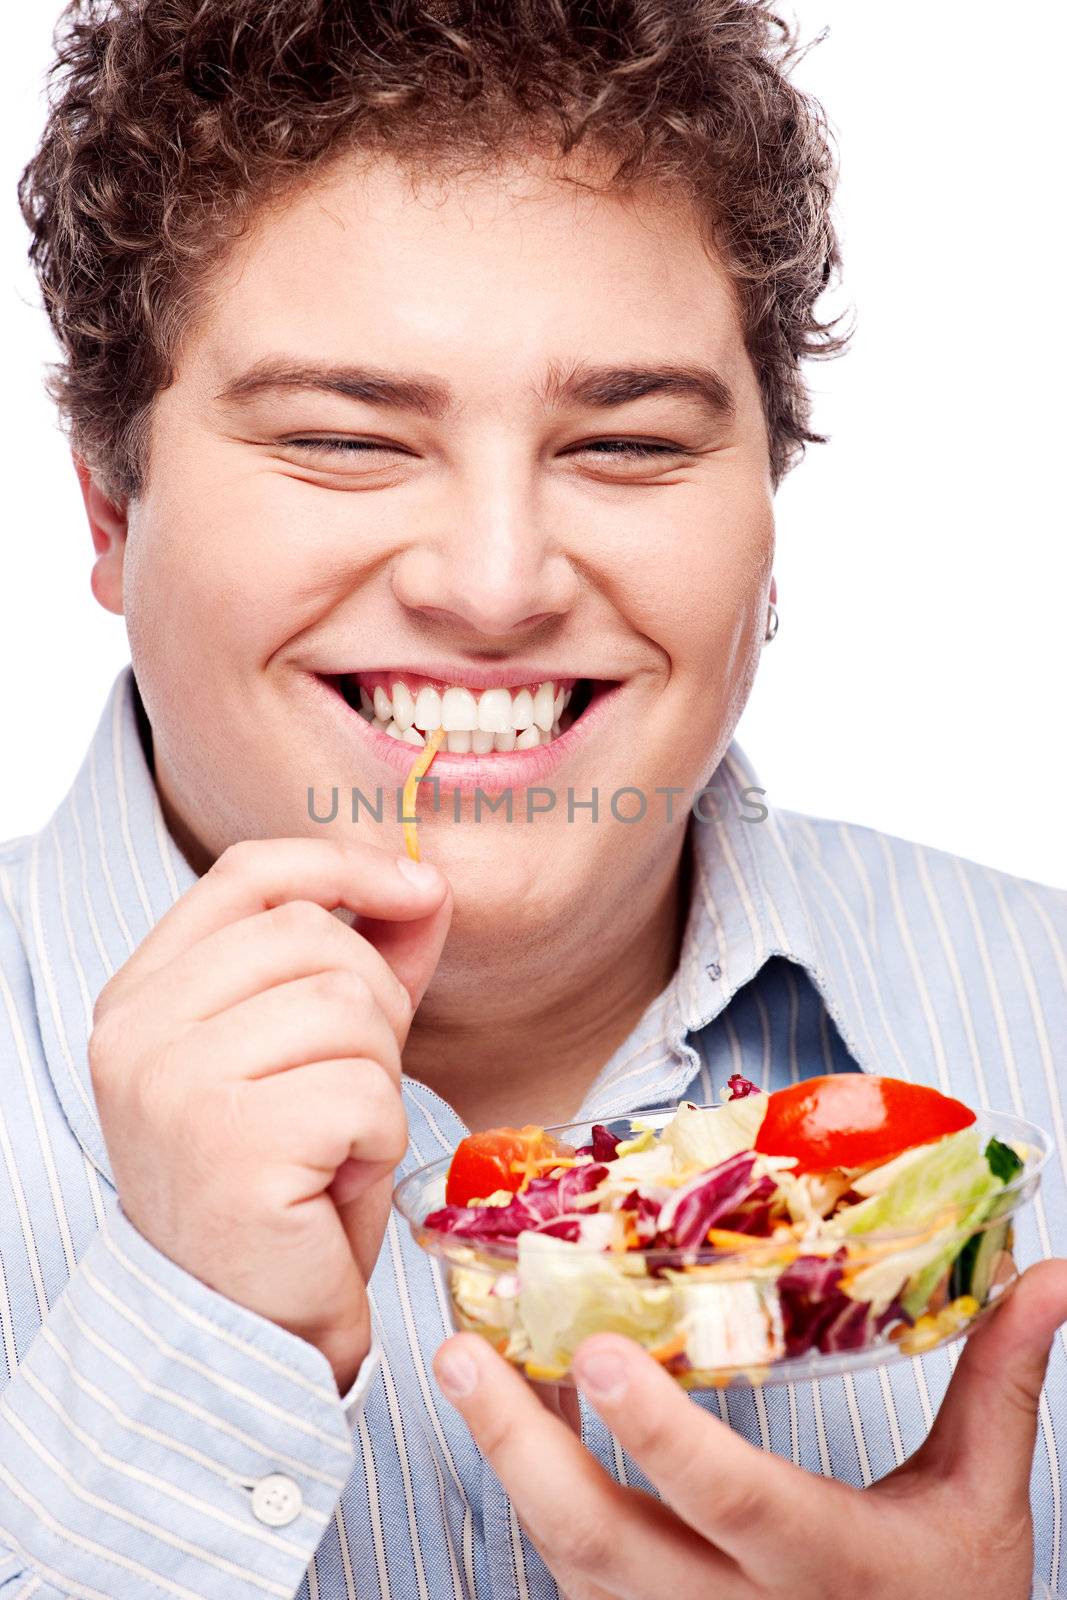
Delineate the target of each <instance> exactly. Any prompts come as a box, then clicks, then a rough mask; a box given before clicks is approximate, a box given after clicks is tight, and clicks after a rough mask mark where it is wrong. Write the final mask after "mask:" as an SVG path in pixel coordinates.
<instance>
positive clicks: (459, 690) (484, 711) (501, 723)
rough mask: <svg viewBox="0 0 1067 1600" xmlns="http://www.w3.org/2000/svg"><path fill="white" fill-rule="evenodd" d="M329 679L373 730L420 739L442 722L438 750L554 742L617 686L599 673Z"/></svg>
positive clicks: (484, 750)
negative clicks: (505, 679)
mask: <svg viewBox="0 0 1067 1600" xmlns="http://www.w3.org/2000/svg"><path fill="white" fill-rule="evenodd" d="M326 681H327V682H328V683H329V684H330V685H331V687H333V688H334V689H335V690H336V691H337V692H338V693H339V694H340V695H342V696H343V698H344V699H345V700H346V701H347V702H348V704H349V705H350V706H351V707H352V709H353V711H355V712H356V713H357V715H359V716H361V717H362V718H363V720H364V721H365V722H368V723H369V724H370V725H371V727H372V728H374V729H375V730H376V731H377V732H378V733H383V734H385V735H386V736H387V737H388V738H391V739H396V740H399V741H400V742H401V743H404V744H409V745H412V746H415V747H421V746H422V745H424V744H425V743H426V735H427V734H428V733H432V732H433V731H434V730H435V729H437V728H441V729H443V730H444V734H445V738H444V742H443V744H442V745H441V750H442V752H444V751H446V750H447V751H448V753H449V754H450V755H475V756H488V755H492V754H495V753H500V754H505V753H507V752H510V751H515V750H534V749H537V748H538V747H539V746H541V745H549V744H553V743H554V742H555V741H556V740H557V739H559V738H561V737H562V736H563V735H564V734H565V733H566V732H567V731H568V730H569V729H570V728H572V727H573V726H574V724H575V723H576V722H577V721H578V719H579V718H580V717H581V716H582V714H583V712H585V711H587V710H588V708H589V706H590V705H591V704H592V703H593V701H594V700H595V699H597V698H598V697H599V696H600V695H601V694H604V693H607V692H608V690H610V689H613V688H615V687H616V684H615V683H614V681H609V680H603V679H596V678H557V679H544V680H542V681H540V682H536V683H529V684H522V685H515V686H514V687H511V688H492V689H481V690H477V689H469V688H467V687H466V686H465V685H463V684H458V683H451V684H444V683H440V682H437V681H434V680H430V679H427V678H423V677H420V676H419V675H418V674H414V673H401V672H392V673H385V672H354V673H345V674H343V675H341V676H337V677H332V678H329V679H327V680H326Z"/></svg>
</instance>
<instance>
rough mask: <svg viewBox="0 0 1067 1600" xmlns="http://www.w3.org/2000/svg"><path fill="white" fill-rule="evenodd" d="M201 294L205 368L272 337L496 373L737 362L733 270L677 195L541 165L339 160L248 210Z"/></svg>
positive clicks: (351, 354)
mask: <svg viewBox="0 0 1067 1600" xmlns="http://www.w3.org/2000/svg"><path fill="white" fill-rule="evenodd" d="M567 171H568V172H569V173H571V174H572V175H573V174H576V175H578V176H579V177H580V178H581V179H582V181H583V182H585V181H589V180H592V181H594V182H599V181H601V180H600V173H599V170H598V169H597V168H595V167H591V166H588V165H587V166H585V167H584V168H583V167H579V166H577V165H576V164H575V163H573V161H572V163H571V164H570V166H569V167H568V168H567ZM212 291H213V292H212V294H211V296H210V300H209V310H208V313H207V315H206V317H205V318H204V319H203V321H202V322H201V324H200V326H199V335H200V337H199V339H198V340H197V341H196V342H197V343H198V344H199V346H200V348H199V352H198V354H199V358H200V360H201V361H202V362H203V363H204V365H205V366H206V367H207V369H208V373H209V376H210V378H211V380H212V381H215V380H221V381H225V380H226V379H227V378H228V377H229V376H230V375H232V373H233V372H234V371H235V370H236V369H237V368H238V367H244V366H247V364H248V363H249V362H254V361H255V360H256V358H257V356H260V355H266V354H267V353H268V352H269V351H271V350H276V349H277V348H278V344H279V340H280V339H281V338H282V336H283V335H284V342H285V343H286V345H287V346H288V347H290V348H297V347H299V349H300V351H301V353H302V354H303V355H304V356H305V357H306V358H307V359H309V360H320V361H337V360H340V359H347V358H351V359H360V360H364V361H367V362H368V363H371V364H373V363H374V362H376V361H377V362H381V363H383V364H384V363H385V362H387V361H396V362H407V363H408V364H410V365H411V366H423V367H426V366H432V365H433V364H434V354H435V352H438V353H439V356H440V360H441V361H442V362H449V363H452V366H453V370H455V364H456V363H457V362H459V363H461V364H462V365H466V364H467V363H471V364H472V365H479V366H481V367H482V368H483V369H485V368H486V367H487V366H491V367H493V369H494V370H495V371H497V373H498V374H499V375H500V376H501V378H503V377H504V375H505V373H512V372H514V371H516V370H517V369H518V368H519V367H523V368H524V369H526V368H529V367H531V366H538V365H540V366H543V365H544V360H545V358H546V357H547V358H549V359H556V358H562V359H564V360H566V359H568V358H570V357H572V356H575V355H580V356H581V357H582V358H585V359H591V360H611V359H614V358H616V357H621V356H625V357H626V358H627V359H630V358H641V357H645V356H648V357H655V358H658V359H663V358H671V357H673V358H675V359H678V360H682V359H686V358H704V359H706V360H707V361H709V362H710V363H711V364H714V365H715V366H716V367H717V368H718V369H719V370H721V371H722V372H723V375H724V377H725V378H726V379H727V380H728V381H730V382H732V383H733V384H734V386H735V387H736V386H737V384H738V381H739V380H740V379H741V378H742V370H741V369H742V368H743V367H745V366H747V357H746V354H745V350H744V340H743V336H742V330H741V326H740V319H739V316H738V311H737V305H736V299H735V296H734V292H733V288H732V285H731V282H730V279H729V276H728V274H727V272H726V270H725V268H724V267H723V265H722V263H721V261H720V260H719V258H718V256H717V254H716V252H715V250H714V247H713V245H712V244H711V243H710V241H709V238H708V230H707V228H706V227H704V226H702V224H701V220H700V218H699V216H698V214H697V212H696V211H695V210H694V208H693V205H692V203H691V202H690V201H689V200H688V198H687V197H686V196H685V195H684V194H682V193H681V192H680V191H678V190H676V189H673V188H668V187H667V186H665V185H663V184H646V185H645V186H643V187H637V188H630V189H627V190H625V191H619V190H614V189H612V190H607V191H597V190H594V189H591V188H588V187H578V186H575V184H573V183H568V182H565V181H561V176H560V175H559V174H558V173H557V172H556V171H555V170H553V169H552V168H550V167H548V166H546V165H545V164H544V163H541V162H538V161H528V160H526V161H520V160H516V161H515V162H513V163H502V164H501V165H500V166H499V167H498V168H497V169H495V170H486V169H484V168H483V169H477V168H476V169H473V170H468V171H466V172H463V173H454V172H453V173H440V174H437V173H434V172H433V171H432V170H429V169H427V170H423V171H420V172H418V173H417V174H416V175H415V176H414V177H413V175H412V173H411V171H410V169H409V168H408V167H405V166H403V165H401V164H400V163H399V162H398V161H397V160H395V159H393V158H386V157H378V158H375V159H373V160H370V159H368V158H367V157H366V156H361V157H352V156H346V157H344V158H341V159H339V160H337V161H336V162H335V163H334V164H333V165H332V166H331V168H330V169H329V170H328V171H327V172H325V173H324V174H322V175H320V176H319V177H317V178H316V179H315V181H314V182H311V183H307V184H305V185H303V186H301V187H299V188H295V189H293V190H292V191H291V192H290V193H289V194H288V195H286V197H285V198H284V199H282V200H280V201H278V202H276V203H274V204H273V205H271V206H270V207H269V208H265V209H264V210H263V211H262V212H261V213H260V214H259V216H258V218H257V219H256V222H255V225H254V226H253V228H252V229H251V230H250V232H249V233H248V234H247V235H246V237H244V238H243V239H242V240H241V241H239V243H238V244H237V245H236V247H235V248H234V249H233V251H232V252H231V254H230V256H229V257H228V258H227V259H226V260H225V262H224V264H223V266H222V267H221V269H220V270H219V272H218V274H217V277H216V280H215V282H214V283H213V284H212ZM446 370H447V369H446ZM461 377H462V373H461V371H458V370H457V371H456V378H457V381H459V380H460V379H461Z"/></svg>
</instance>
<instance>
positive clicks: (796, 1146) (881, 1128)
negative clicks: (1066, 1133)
mask: <svg viewBox="0 0 1067 1600" xmlns="http://www.w3.org/2000/svg"><path fill="white" fill-rule="evenodd" d="M973 1121H974V1112H973V1111H972V1110H971V1109H970V1107H969V1106H965V1105H964V1104H963V1102H962V1101H960V1100H952V1099H950V1098H949V1096H948V1095H944V1094H940V1093H939V1092H938V1090H936V1089H928V1088H927V1087H926V1086H925V1085H924V1084H921V1083H905V1082H904V1081H903V1079H901V1078H878V1077H874V1076H872V1075H871V1074H869V1073H866V1072H842V1073H837V1074H834V1075H832V1076H828V1077H823V1078H805V1079H803V1080H802V1081H801V1082H800V1083H794V1084H791V1085H790V1086H789V1088H788V1089H778V1090H776V1091H775V1093H774V1094H772V1095H771V1096H770V1098H769V1099H768V1101H767V1110H766V1114H765V1115H764V1118H763V1121H762V1123H761V1124H760V1128H759V1132H758V1133H757V1135H756V1143H755V1149H756V1150H759V1151H761V1152H762V1154H764V1155H769V1156H796V1158H797V1165H796V1168H795V1169H794V1170H795V1171H797V1172H825V1171H827V1170H828V1168H830V1167H862V1166H866V1165H867V1164H868V1163H873V1162H879V1161H888V1160H890V1159H891V1158H892V1157H893V1156H898V1155H901V1154H903V1152H904V1151H905V1150H910V1149H911V1148H912V1147H913V1146H914V1145H918V1144H929V1143H930V1141H931V1140H932V1139H941V1138H943V1137H944V1136H945V1135H946V1134H949V1133H957V1132H958V1131H959V1130H960V1129H961V1128H966V1127H969V1126H970V1124H971V1123H972V1122H973Z"/></svg>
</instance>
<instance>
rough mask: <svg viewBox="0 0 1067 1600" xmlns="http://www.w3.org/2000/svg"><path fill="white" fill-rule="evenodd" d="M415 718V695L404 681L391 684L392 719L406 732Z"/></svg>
mask: <svg viewBox="0 0 1067 1600" xmlns="http://www.w3.org/2000/svg"><path fill="white" fill-rule="evenodd" d="M414 720H415V696H414V695H413V694H412V692H411V690H410V689H409V688H408V686H407V684H406V683H394V684H393V721H394V722H395V723H396V725H397V727H398V728H401V729H403V731H404V732H405V733H406V732H407V730H408V729H409V728H410V727H411V724H412V723H413V722H414Z"/></svg>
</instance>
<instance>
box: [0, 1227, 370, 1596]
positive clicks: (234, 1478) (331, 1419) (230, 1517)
mask: <svg viewBox="0 0 1067 1600" xmlns="http://www.w3.org/2000/svg"><path fill="white" fill-rule="evenodd" d="M0 1292H2V1284H0ZM378 1362H379V1353H378V1348H377V1346H374V1347H373V1348H372V1349H371V1351H370V1353H369V1354H368V1356H367V1358H366V1359H365V1361H364V1362H363V1365H362V1367H361V1368H360V1371H359V1373H358V1374H357V1377H356V1380H355V1382H354V1383H353V1385H352V1388H351V1389H350V1390H349V1392H348V1394H347V1395H345V1396H344V1397H343V1398H342V1397H341V1396H340V1395H338V1393H337V1387H336V1383H335V1380H334V1376H333V1372H332V1369H331V1367H330V1365H329V1363H328V1361H327V1360H326V1358H325V1357H324V1356H323V1355H322V1354H321V1352H320V1351H318V1350H316V1349H315V1348H314V1347H313V1346H311V1345H310V1344H307V1343H306V1342H305V1341H304V1340H302V1339H299V1338H297V1337H296V1336H295V1335H293V1334H290V1333H288V1332H286V1331H285V1330H284V1329H283V1328H279V1327H276V1326H275V1325H274V1324H273V1323H270V1322H268V1321H267V1320H266V1319H265V1318H262V1317H260V1316H258V1315H256V1314H255V1313H254V1312H251V1311H247V1310H246V1309H245V1308H244V1307H243V1306H239V1305H237V1304H235V1303H234V1302H232V1301H230V1300H228V1299H226V1298H225V1297H224V1296H222V1295H220V1294H217V1293H216V1292H215V1291H214V1290H212V1289H209V1288H208V1287H207V1286H206V1285H205V1284H203V1283H201V1282H200V1281H199V1279H197V1278H194V1277H193V1276H192V1275H191V1274H189V1273H187V1272H185V1271H184V1270H183V1269H182V1268H181V1267H179V1266H177V1265H176V1264H175V1263H174V1262H172V1261H170V1260H169V1259H168V1258H167V1257H166V1256H164V1255H163V1254H162V1253H161V1252H159V1251H158V1250H156V1249H155V1247H154V1246H153V1245H151V1244H150V1243H149V1242H148V1241H147V1240H146V1239H145V1238H143V1237H142V1235H141V1234H140V1233H138V1232H137V1230H136V1229H135V1228H134V1227H133V1225H132V1223H131V1222H130V1221H129V1219H128V1218H127V1217H126V1216H125V1215H124V1213H123V1212H122V1209H121V1207H120V1206H119V1204H118V1202H117V1201H113V1202H112V1203H111V1205H110V1206H109V1208H108V1211H107V1214H106V1216H105V1219H104V1223H103V1226H102V1227H101V1229H100V1231H99V1232H98V1233H97V1234H96V1235H95V1236H94V1238H93V1239H92V1241H91V1242H90V1244H89V1246H88V1247H87V1249H86V1250H85V1252H84V1254H83V1255H82V1257H81V1259H80V1261H79V1263H78V1266H77V1267H76V1268H75V1271H74V1273H73V1275H72V1277H71V1279H70V1281H69V1282H68V1284H67V1286H66V1288H65V1289H64V1291H63V1293H62V1295H61V1296H60V1297H59V1298H58V1299H57V1301H56V1302H55V1304H54V1305H53V1307H52V1309H51V1311H50V1312H49V1314H48V1316H47V1317H46V1319H45V1321H44V1323H43V1325H42V1326H41V1327H40V1329H39V1330H38V1332H37V1334H36V1336H35V1337H34V1339H33V1342H32V1344H31V1345H30V1346H29V1348H28V1350H27V1351H26V1354H25V1357H24V1359H23V1360H22V1361H21V1362H20V1364H19V1365H18V1367H17V1368H16V1371H15V1375H14V1377H13V1378H12V1380H11V1381H10V1383H9V1384H8V1385H7V1387H6V1388H5V1389H4V1391H3V1393H2V1395H0V1600H31V1597H35V1600H53V1597H62V1600H67V1597H74V1596H77V1597H87V1600H95V1597H99V1600H113V1597H114V1596H116V1595H122V1596H123V1597H124V1600H142V1597H144V1600H158V1597H159V1596H160V1595H169V1596H174V1597H177V1600H261V1597H263V1596H274V1597H277V1600H291V1597H292V1596H293V1595H295V1594H296V1592H297V1590H298V1589H299V1587H300V1585H301V1582H302V1580H303V1577H304V1574H305V1572H306V1570H307V1567H308V1565H309V1563H310V1561H311V1557H312V1556H313V1554H314V1552H315V1550H316V1549H317V1547H318V1545H319V1543H320V1542H321V1540H322V1538H323V1536H324V1534H325V1532H326V1529H327V1526H328V1524H329V1522H330V1520H331V1519H332V1517H333V1514H334V1511H335V1508H336V1505H337V1502H338V1500H339V1498H340V1494H341V1490H342V1488H343V1487H344V1484H345V1482H346V1480H347V1478H348V1476H349V1473H350V1472H351V1470H352V1465H353V1461H354V1447H353V1439H352V1429H353V1427H354V1425H355V1423H356V1422H357V1421H358V1417H359V1412H360V1410H361V1408H362V1405H363V1402H364V1399H365V1397H366V1394H367V1391H368V1388H369V1387H370V1384H371V1382H372V1381H373V1378H374V1375H375V1373H376V1371H377V1368H378Z"/></svg>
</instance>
